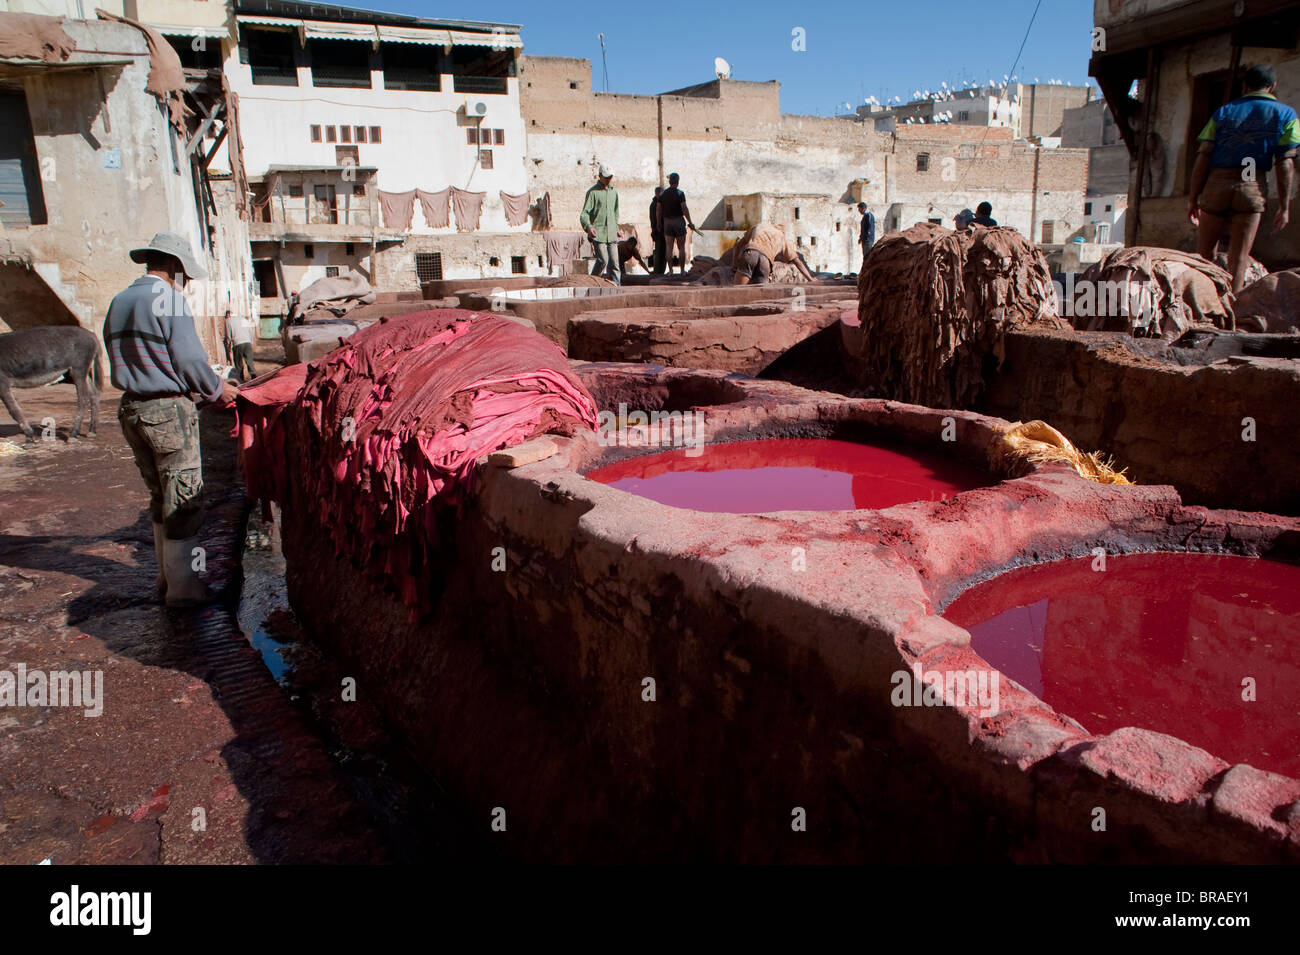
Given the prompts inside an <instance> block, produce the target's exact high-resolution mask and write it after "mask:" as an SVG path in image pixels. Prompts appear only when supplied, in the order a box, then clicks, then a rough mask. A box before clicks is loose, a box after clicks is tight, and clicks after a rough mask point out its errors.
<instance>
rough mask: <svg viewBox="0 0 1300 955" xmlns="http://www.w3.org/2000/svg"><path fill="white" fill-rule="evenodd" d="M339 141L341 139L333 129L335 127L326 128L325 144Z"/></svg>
mask: <svg viewBox="0 0 1300 955" xmlns="http://www.w3.org/2000/svg"><path fill="white" fill-rule="evenodd" d="M338 139H339V137H338V134H337V133H336V132H335V130H334V127H333V126H326V127H325V142H327V143H336V142H338Z"/></svg>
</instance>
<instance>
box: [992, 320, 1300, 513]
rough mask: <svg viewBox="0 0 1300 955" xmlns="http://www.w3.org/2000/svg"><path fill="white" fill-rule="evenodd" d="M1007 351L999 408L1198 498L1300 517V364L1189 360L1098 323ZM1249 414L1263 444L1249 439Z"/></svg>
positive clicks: (1032, 334) (1140, 478)
mask: <svg viewBox="0 0 1300 955" xmlns="http://www.w3.org/2000/svg"><path fill="white" fill-rule="evenodd" d="M1006 348H1007V356H1006V361H1005V362H1004V364H1003V365H1002V367H1001V369H1000V370H999V372H998V373H997V375H996V376H995V377H994V378H993V380H992V383H991V385H990V387H989V390H988V392H987V395H986V408H985V410H987V411H989V412H990V413H991V414H996V415H1000V416H1002V417H1005V418H1009V419H1015V420H1022V421H1027V420H1030V419H1032V418H1041V419H1043V420H1044V421H1046V422H1048V423H1049V424H1051V425H1053V426H1054V427H1056V428H1058V429H1060V430H1061V431H1062V432H1064V433H1065V435H1066V436H1067V437H1068V438H1069V439H1070V440H1071V441H1073V442H1074V443H1075V444H1076V445H1078V446H1079V447H1081V448H1084V449H1086V450H1094V449H1099V450H1102V451H1104V452H1106V453H1107V454H1111V455H1114V457H1115V459H1116V461H1117V462H1118V464H1119V465H1120V466H1121V467H1125V468H1128V469H1129V474H1130V476H1131V477H1132V478H1133V479H1134V480H1136V481H1137V482H1139V483H1141V484H1172V485H1173V486H1174V487H1175V488H1177V489H1178V491H1179V492H1180V493H1181V494H1182V495H1183V497H1184V498H1185V500H1187V501H1188V502H1190V503H1195V504H1205V505H1208V506H1212V507H1229V508H1242V509H1246V510H1261V511H1273V512H1275V513H1283V514H1300V441H1297V440H1296V428H1295V414H1296V409H1297V408H1300V362H1297V361H1292V360H1284V359H1277V358H1254V357H1251V358H1244V357H1243V358H1233V359H1227V360H1225V361H1220V362H1216V363H1214V364H1211V365H1180V364H1177V363H1176V362H1175V361H1173V360H1172V359H1169V360H1166V359H1162V358H1160V357H1153V355H1152V354H1144V353H1142V351H1140V350H1139V346H1138V345H1136V344H1134V343H1133V342H1132V341H1131V340H1126V337H1125V336H1123V335H1113V334H1107V333H1100V332H1097V333H1089V332H1070V331H1064V332H1056V331H1037V330H1036V331H1022V332H1015V333H1012V334H1011V335H1009V336H1008V337H1007V341H1006ZM1246 418H1251V419H1253V420H1254V422H1255V435H1254V437H1255V440H1253V441H1247V440H1243V438H1242V435H1243V431H1244V429H1245V428H1246V425H1245V424H1243V421H1244V419H1246Z"/></svg>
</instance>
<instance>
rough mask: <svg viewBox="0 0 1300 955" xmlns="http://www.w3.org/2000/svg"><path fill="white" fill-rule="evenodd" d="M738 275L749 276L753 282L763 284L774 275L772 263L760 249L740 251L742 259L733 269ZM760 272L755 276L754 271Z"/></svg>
mask: <svg viewBox="0 0 1300 955" xmlns="http://www.w3.org/2000/svg"><path fill="white" fill-rule="evenodd" d="M733 271H734V272H735V273H736V274H737V275H745V276H748V277H749V280H750V281H751V282H754V283H755V284H756V285H762V284H763V283H765V282H766V281H767V280H768V279H769V278H771V276H772V263H771V262H770V261H769V260H768V257H767V256H766V255H764V254H763V253H762V252H760V251H758V249H746V250H745V251H744V252H741V253H740V259H739V261H737V262H736V267H735V269H734V270H733ZM756 272H757V273H758V275H757V277H755V274H754V273H756Z"/></svg>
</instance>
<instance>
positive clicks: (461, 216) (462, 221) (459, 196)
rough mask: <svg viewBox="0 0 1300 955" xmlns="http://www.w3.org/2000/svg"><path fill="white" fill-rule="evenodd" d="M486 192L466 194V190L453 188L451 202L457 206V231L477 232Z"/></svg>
mask: <svg viewBox="0 0 1300 955" xmlns="http://www.w3.org/2000/svg"><path fill="white" fill-rule="evenodd" d="M486 195H487V193H486V192H466V191H465V190H464V189H457V188H456V187H455V186H452V187H451V201H452V203H453V204H454V205H455V206H456V231H457V232H477V231H478V221H479V216H480V215H481V214H482V212H483V197H484V196H486Z"/></svg>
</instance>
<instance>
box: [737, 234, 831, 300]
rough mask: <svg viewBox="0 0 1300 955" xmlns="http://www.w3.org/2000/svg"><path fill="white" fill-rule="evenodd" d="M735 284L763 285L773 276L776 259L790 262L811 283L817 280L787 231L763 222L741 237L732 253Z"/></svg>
mask: <svg viewBox="0 0 1300 955" xmlns="http://www.w3.org/2000/svg"><path fill="white" fill-rule="evenodd" d="M731 262H732V266H731V268H732V271H733V273H734V275H733V277H732V280H731V281H732V284H733V285H748V284H749V283H750V282H754V284H756V285H762V284H763V283H765V282H767V281H768V280H769V279H770V278H771V277H772V263H773V262H790V263H793V265H794V267H795V268H797V269H798V270H799V271H800V273H801V274H802V275H803V277H804V278H806V279H807V280H808V281H809V282H815V281H817V280H816V279H814V278H813V274H812V273H811V272H810V271H808V266H807V265H805V264H804V261H803V259H802V258H801V257H800V255H799V250H798V249H796V248H795V247H794V243H793V242H791V241H790V238H789V236H787V235H786V234H785V230H784V229H782V228H781V227H780V226H779V225H773V224H772V223H771V222H760V223H759V224H758V225H756V226H754V227H753V228H752V229H750V230H749V231H748V232H746V233H745V234H744V235H742V236H741V237H740V241H739V242H737V243H736V247H735V251H734V252H733V253H732V258H731Z"/></svg>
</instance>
